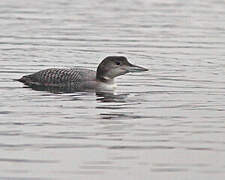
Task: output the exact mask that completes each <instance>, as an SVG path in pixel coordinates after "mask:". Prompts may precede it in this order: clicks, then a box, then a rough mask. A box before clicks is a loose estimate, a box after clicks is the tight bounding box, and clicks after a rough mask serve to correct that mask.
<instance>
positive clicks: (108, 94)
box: [24, 86, 129, 102]
mask: <svg viewBox="0 0 225 180" xmlns="http://www.w3.org/2000/svg"><path fill="white" fill-rule="evenodd" d="M24 88H32V89H33V90H36V91H47V92H51V93H54V94H65V93H78V92H86V93H95V94H96V96H97V99H96V100H97V101H101V102H126V98H127V96H128V95H129V93H122V94H116V93H115V92H114V91H95V90H88V91H84V90H83V89H76V88H73V87H46V86H30V87H24Z"/></svg>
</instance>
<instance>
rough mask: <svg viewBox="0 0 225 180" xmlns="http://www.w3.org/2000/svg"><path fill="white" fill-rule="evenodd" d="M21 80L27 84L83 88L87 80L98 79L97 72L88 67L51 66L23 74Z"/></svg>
mask: <svg viewBox="0 0 225 180" xmlns="http://www.w3.org/2000/svg"><path fill="white" fill-rule="evenodd" d="M19 81H21V82H23V83H24V84H26V85H30V86H31V85H38V86H54V87H65V86H67V87H70V86H76V87H77V88H82V86H84V85H85V82H89V83H90V82H91V81H96V72H95V71H93V70H88V69H80V68H71V69H62V68H61V69H60V68H51V69H45V70H42V71H38V72H36V73H34V74H31V75H27V76H23V77H22V78H21V79H19Z"/></svg>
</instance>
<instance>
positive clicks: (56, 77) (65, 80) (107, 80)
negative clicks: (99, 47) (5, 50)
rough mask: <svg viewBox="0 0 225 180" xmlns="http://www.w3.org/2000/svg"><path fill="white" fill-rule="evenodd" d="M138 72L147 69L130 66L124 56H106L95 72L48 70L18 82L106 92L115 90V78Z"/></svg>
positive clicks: (62, 69)
mask: <svg viewBox="0 0 225 180" xmlns="http://www.w3.org/2000/svg"><path fill="white" fill-rule="evenodd" d="M140 71H148V69H146V68H143V67H140V66H136V65H133V64H131V63H130V62H129V61H128V60H127V58H126V57H124V56H108V57H106V58H105V59H103V61H102V62H101V63H100V64H99V65H98V68H97V72H96V71H93V70H89V69H82V68H75V67H74V68H69V69H65V68H50V69H45V70H41V71H38V72H36V73H33V74H30V75H26V76H23V77H22V78H20V79H18V81H20V82H22V83H24V84H25V85H28V86H30V87H32V86H33V87H34V86H41V87H51V88H54V87H55V88H72V89H73V90H79V91H80V90H97V91H101V90H103V91H105V90H106V91H107V90H113V89H115V83H114V78H115V77H117V76H120V75H123V74H126V73H129V72H140Z"/></svg>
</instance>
